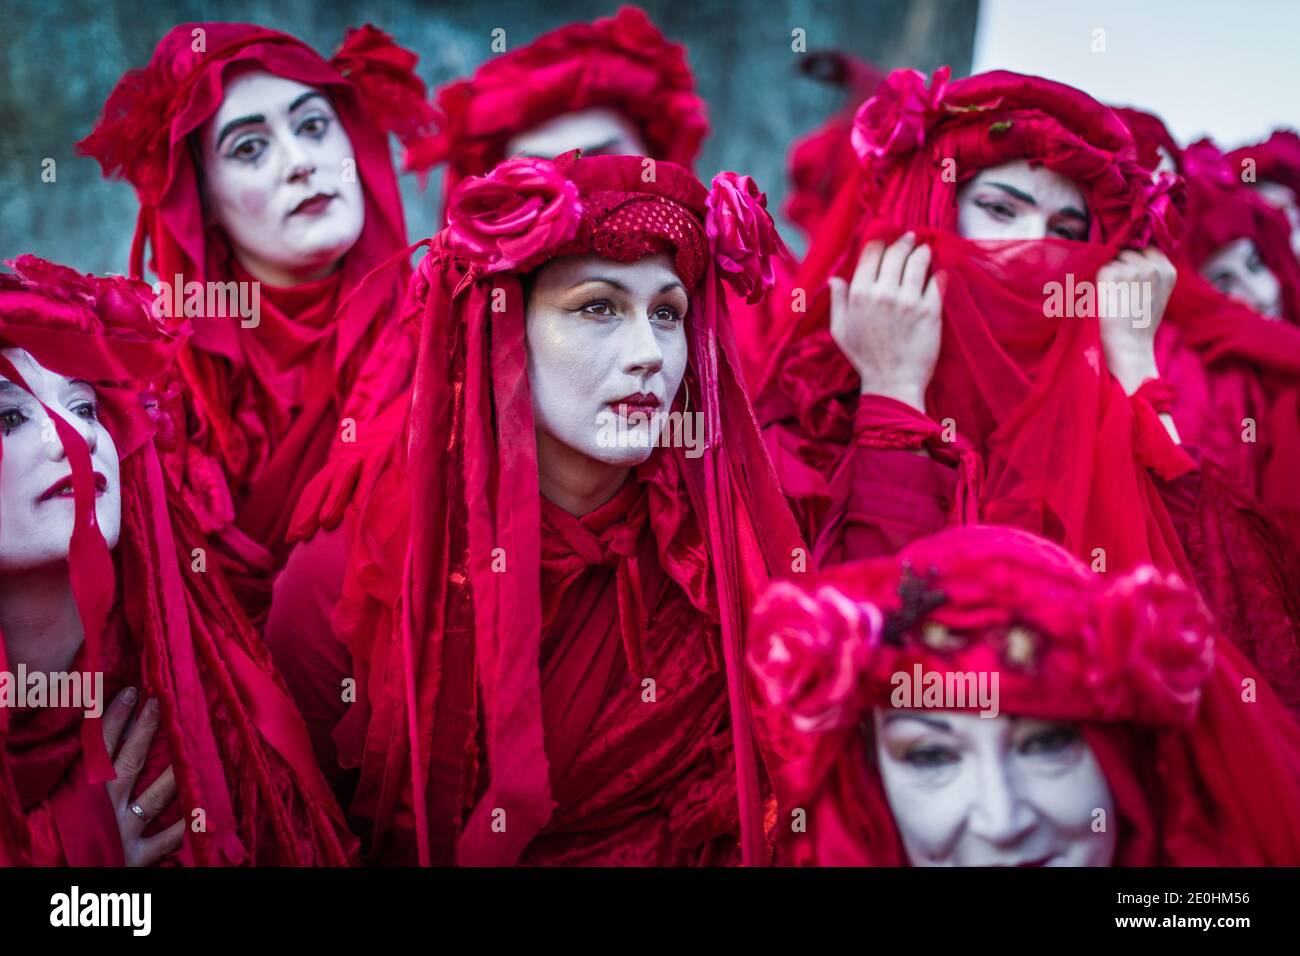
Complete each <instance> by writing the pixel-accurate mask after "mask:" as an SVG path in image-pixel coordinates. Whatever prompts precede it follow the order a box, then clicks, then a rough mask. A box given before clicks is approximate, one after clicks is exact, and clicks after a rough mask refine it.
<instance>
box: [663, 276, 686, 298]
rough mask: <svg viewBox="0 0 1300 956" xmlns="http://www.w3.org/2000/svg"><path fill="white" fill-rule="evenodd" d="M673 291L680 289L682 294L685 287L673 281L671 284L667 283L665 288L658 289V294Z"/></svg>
mask: <svg viewBox="0 0 1300 956" xmlns="http://www.w3.org/2000/svg"><path fill="white" fill-rule="evenodd" d="M673 289H681V290H682V291H683V292H685V291H686V286H684V285H682V284H681V282H679V281H678V280H676V279H674V280H673V281H672V282H670V283H668V284H667V285H666V286H664V287H663V288H662V289H660V290H659V292H658V294H659V295H663V294H664V293H665V292H671V291H672V290H673Z"/></svg>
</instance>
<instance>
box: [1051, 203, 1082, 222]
mask: <svg viewBox="0 0 1300 956" xmlns="http://www.w3.org/2000/svg"><path fill="white" fill-rule="evenodd" d="M1057 215H1058V216H1065V217H1066V218H1067V219H1077V220H1079V222H1082V223H1085V224H1086V223H1087V222H1088V214H1087V213H1086V212H1083V211H1081V210H1078V209H1075V208H1074V207H1073V206H1066V207H1065V208H1064V209H1062V210H1061V211H1060V212H1058V213H1057Z"/></svg>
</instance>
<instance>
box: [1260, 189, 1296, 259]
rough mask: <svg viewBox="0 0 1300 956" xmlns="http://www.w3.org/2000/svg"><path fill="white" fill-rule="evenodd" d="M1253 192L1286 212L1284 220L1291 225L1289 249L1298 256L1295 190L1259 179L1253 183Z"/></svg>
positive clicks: (1275, 207)
mask: <svg viewBox="0 0 1300 956" xmlns="http://www.w3.org/2000/svg"><path fill="white" fill-rule="evenodd" d="M1255 192H1257V193H1258V194H1259V196H1260V198H1262V199H1263V200H1264V202H1266V203H1268V204H1269V205H1270V206H1272V207H1273V208H1274V209H1281V210H1282V211H1283V212H1284V213H1286V221H1287V222H1288V223H1290V225H1291V251H1292V252H1293V253H1295V254H1296V256H1297V257H1300V200H1297V198H1296V194H1295V192H1294V191H1293V190H1292V189H1291V188H1290V187H1288V186H1283V185H1282V184H1281V183H1275V182H1271V181H1269V180H1267V179H1261V180H1260V181H1259V182H1258V183H1257V184H1256V185H1255Z"/></svg>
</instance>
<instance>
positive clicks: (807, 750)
mask: <svg viewBox="0 0 1300 956" xmlns="http://www.w3.org/2000/svg"><path fill="white" fill-rule="evenodd" d="M1217 637H1218V635H1217V634H1216V629H1215V626H1214V624H1213V620H1212V618H1211V616H1210V614H1209V613H1208V611H1207V609H1206V608H1205V606H1204V604H1203V603H1202V601H1201V600H1200V598H1199V597H1198V595H1197V594H1196V592H1195V591H1194V590H1192V589H1191V588H1189V587H1188V586H1187V585H1185V584H1184V583H1183V582H1182V581H1181V580H1179V579H1178V577H1177V576H1175V575H1166V574H1163V573H1161V572H1159V571H1156V570H1155V569H1154V568H1153V567H1151V566H1149V565H1145V566H1141V567H1139V568H1136V569H1134V570H1133V571H1132V572H1130V573H1128V574H1125V575H1122V576H1119V577H1118V578H1115V577H1108V576H1104V575H1095V574H1092V573H1091V572H1090V571H1089V570H1088V568H1087V567H1086V566H1085V565H1084V564H1083V563H1082V562H1080V561H1079V560H1078V559H1076V558H1074V557H1073V556H1071V555H1070V554H1068V553H1066V552H1065V551H1064V550H1062V549H1061V548H1059V547H1057V546H1055V545H1053V544H1051V543H1049V542H1047V541H1044V540H1042V539H1040V538H1036V537H1035V536H1033V535H1029V534H1026V533H1024V532H1022V531H1019V530H1017V529H1011V528H1004V527H989V526H971V527H966V528H958V529H950V530H948V531H944V532H942V533H940V534H937V535H932V536H930V537H927V538H922V539H920V540H918V541H916V542H914V543H912V544H911V545H909V546H908V547H906V548H904V549H903V551H902V552H900V553H899V554H898V555H896V556H894V557H891V558H887V559H877V560H874V561H858V562H851V563H849V564H845V565H840V566H838V567H836V568H833V569H830V570H828V571H823V572H819V573H818V574H816V575H814V576H812V577H811V578H809V579H801V580H800V581H799V582H798V584H797V585H796V584H794V583H792V582H780V583H777V584H774V585H772V586H771V588H770V589H769V590H768V592H767V593H766V594H764V596H763V598H762V599H761V601H760V604H759V607H758V608H757V609H756V611H755V619H754V625H753V631H752V634H751V650H750V663H751V666H752V667H753V669H754V671H755V673H756V675H757V677H758V680H759V683H760V684H761V685H762V686H763V688H764V691H765V693H766V695H767V697H768V699H769V700H770V701H771V702H772V703H773V704H774V706H775V709H776V710H777V711H778V712H779V713H780V714H781V715H782V716H783V717H784V719H785V720H786V721H787V722H788V723H790V724H791V725H792V728H793V729H792V733H794V734H796V735H798V736H800V737H801V738H802V743H803V746H802V748H801V749H800V751H799V756H798V758H797V759H794V760H791V761H790V762H788V763H787V764H785V765H784V767H783V768H782V770H781V771H780V773H779V774H778V777H777V781H778V797H779V800H780V804H781V808H782V810H783V811H786V812H788V811H789V809H790V808H793V807H802V808H803V809H804V810H805V813H806V821H807V826H806V829H805V831H804V832H803V834H787V835H786V839H785V841H784V843H783V845H782V847H781V849H780V851H779V862H785V863H790V864H800V865H823V866H826V865H854V866H900V865H906V864H907V862H908V860H907V856H906V854H905V851H904V848H903V844H902V841H901V838H900V836H899V833H898V829H897V827H896V825H895V824H894V821H893V816H892V813H891V811H890V807H889V803H888V800H887V798H886V796H885V791H884V788H883V785H882V783H881V778H880V772H879V770H878V769H877V767H876V765H875V759H874V749H875V741H874V735H873V734H872V733H871V731H870V729H869V728H870V724H871V719H872V718H871V714H872V711H873V710H874V709H876V708H889V707H890V706H892V704H891V694H892V693H893V691H894V690H895V687H896V684H895V682H894V681H893V680H892V675H894V674H896V673H898V672H906V673H911V672H913V669H914V668H915V667H920V668H921V669H922V670H923V671H924V672H936V673H939V674H941V675H942V674H948V673H957V672H961V673H996V674H997V676H998V678H999V681H998V685H997V686H998V689H999V696H998V704H999V712H1000V713H1001V714H1006V715H1010V716H1018V717H1034V718H1039V719H1044V720H1065V721H1073V722H1078V723H1080V724H1081V726H1082V728H1083V733H1084V737H1085V739H1086V740H1087V742H1088V744H1089V745H1090V746H1091V748H1092V751H1093V753H1094V755H1095V756H1096V758H1097V760H1098V763H1099V764H1100V765H1101V768H1102V771H1103V773H1104V774H1105V777H1106V781H1107V784H1108V785H1109V787H1110V790H1111V793H1112V795H1113V797H1114V802H1115V809H1116V814H1117V817H1118V819H1117V820H1115V821H1112V825H1113V826H1115V827H1116V828H1117V833H1118V838H1117V844H1116V853H1115V858H1114V865H1116V866H1214V865H1218V866H1293V865H1295V863H1296V861H1297V860H1300V776H1298V775H1297V772H1296V767H1297V758H1298V757H1300V728H1298V727H1297V725H1296V724H1295V722H1294V719H1293V718H1292V717H1291V716H1290V715H1289V714H1288V713H1287V712H1286V711H1285V709H1284V708H1283V707H1282V705H1281V703H1280V702H1279V701H1278V699H1277V698H1276V696H1275V695H1273V693H1272V692H1271V691H1270V690H1269V689H1268V687H1267V686H1266V684H1265V683H1264V682H1263V681H1260V680H1259V674H1258V672H1257V671H1255V669H1254V668H1252V667H1251V666H1250V665H1249V664H1248V663H1247V662H1246V661H1245V660H1244V658H1242V656H1241V655H1240V653H1238V652H1237V650H1236V649H1235V648H1234V647H1233V646H1232V645H1231V644H1230V643H1229V642H1227V641H1223V640H1219V639H1217ZM1246 678H1250V679H1252V680H1255V681H1257V682H1258V684H1259V691H1260V693H1259V696H1258V699H1251V700H1244V699H1243V695H1242V687H1243V681H1244V680H1245V679H1246ZM970 709H972V710H975V709H978V706H977V705H974V704H972V706H971V708H970ZM800 728H801V729H800ZM864 728H866V729H864Z"/></svg>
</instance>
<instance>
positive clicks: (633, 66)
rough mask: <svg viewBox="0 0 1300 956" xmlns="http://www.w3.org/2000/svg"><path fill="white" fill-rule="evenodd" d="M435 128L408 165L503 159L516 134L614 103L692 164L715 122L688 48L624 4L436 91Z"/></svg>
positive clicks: (459, 169) (468, 167) (656, 150)
mask: <svg viewBox="0 0 1300 956" xmlns="http://www.w3.org/2000/svg"><path fill="white" fill-rule="evenodd" d="M437 107H438V111H439V113H440V120H439V123H438V131H437V133H436V134H435V135H433V136H429V137H426V138H425V139H423V140H422V141H420V142H419V143H418V144H415V145H414V146H413V148H412V153H411V159H410V163H409V166H410V168H412V169H427V168H429V167H432V166H436V165H438V164H440V163H450V164H451V166H452V168H453V170H454V172H455V175H456V178H459V177H461V176H470V175H481V174H483V173H486V172H487V171H488V170H490V169H491V168H492V167H493V166H495V165H496V164H497V163H499V162H500V161H501V160H503V159H505V158H506V156H505V146H506V142H507V141H508V140H509V139H510V137H511V136H514V135H516V134H518V133H521V132H523V131H524V130H526V129H529V128H530V127H532V126H536V125H537V124H538V123H542V122H545V121H546V120H549V119H551V118H553V117H555V116H559V115H561V114H563V113H571V112H575V111H577V110H583V109H589V108H592V107H608V108H611V109H614V110H616V111H617V112H619V113H620V114H623V115H625V116H627V117H628V118H629V119H631V120H632V121H633V122H634V123H635V124H636V125H637V127H638V128H639V129H640V131H641V133H642V135H643V136H644V138H645V145H646V151H647V152H648V153H649V155H651V156H654V157H655V158H656V159H661V160H667V161H669V162H673V163H677V164H678V165H680V166H685V167H687V168H690V166H691V165H692V164H693V163H694V161H695V157H696V155H697V154H698V153H699V149H700V143H701V142H702V141H703V139H704V137H705V135H706V134H707V133H708V131H709V123H708V119H707V117H706V114H705V109H704V102H703V101H702V100H701V99H700V98H699V96H698V95H696V93H695V78H694V76H693V75H692V74H691V70H690V67H689V66H688V65H687V62H686V49H685V47H683V46H682V45H681V44H679V43H670V42H669V41H668V40H666V39H665V38H664V35H663V34H662V33H660V32H659V30H658V29H657V28H656V27H655V25H654V24H653V23H651V22H650V18H649V17H647V16H646V15H645V12H644V11H642V10H640V9H638V8H636V7H622V8H620V9H619V11H618V12H617V13H616V14H615V15H614V16H612V17H607V18H605V19H601V20H596V21H595V22H594V23H573V24H569V25H567V26H564V27H561V28H560V29H558V30H554V31H552V32H550V33H547V34H545V35H544V36H542V37H539V38H538V39H536V40H534V41H533V42H532V43H529V44H528V45H526V46H522V47H520V48H518V49H516V50H512V51H510V52H508V53H504V54H502V55H500V56H497V57H494V58H493V59H491V60H489V61H488V62H487V63H485V64H484V65H483V66H482V67H480V68H479V70H478V71H477V72H476V73H475V74H474V76H473V77H471V78H470V79H468V80H458V81H456V82H455V83H452V84H450V85H448V86H445V87H443V88H442V89H441V90H439V91H438V94H437Z"/></svg>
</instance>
